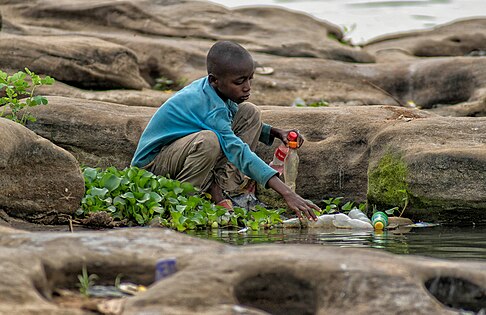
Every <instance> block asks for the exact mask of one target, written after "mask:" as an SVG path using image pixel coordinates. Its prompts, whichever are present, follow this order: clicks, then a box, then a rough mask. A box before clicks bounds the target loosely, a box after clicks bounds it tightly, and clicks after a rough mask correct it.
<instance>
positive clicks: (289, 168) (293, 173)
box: [284, 131, 299, 191]
mask: <svg viewBox="0 0 486 315" xmlns="http://www.w3.org/2000/svg"><path fill="white" fill-rule="evenodd" d="M298 136H299V135H298V134H297V133H296V132H293V131H291V132H289V134H288V136H287V140H289V142H288V144H287V145H288V152H287V156H286V157H285V160H284V181H285V184H287V185H288V186H289V187H290V189H292V191H295V182H296V180H297V173H298V171H299V155H298V154H297V148H298V147H299V143H298V142H297V138H298Z"/></svg>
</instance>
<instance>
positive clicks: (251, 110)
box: [238, 102, 262, 117]
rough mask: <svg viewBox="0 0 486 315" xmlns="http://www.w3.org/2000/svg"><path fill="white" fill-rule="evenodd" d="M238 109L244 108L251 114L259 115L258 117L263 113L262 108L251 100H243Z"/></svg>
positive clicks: (243, 109)
mask: <svg viewBox="0 0 486 315" xmlns="http://www.w3.org/2000/svg"><path fill="white" fill-rule="evenodd" d="M238 110H242V111H243V112H245V113H246V114H247V115H249V116H252V115H257V116H258V117H260V115H261V113H262V110H261V109H260V108H259V107H258V106H256V105H255V104H253V103H250V102H243V103H241V104H239V105H238Z"/></svg>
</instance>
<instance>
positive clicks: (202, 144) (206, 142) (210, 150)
mask: <svg viewBox="0 0 486 315" xmlns="http://www.w3.org/2000/svg"><path fill="white" fill-rule="evenodd" d="M195 142H196V143H197V144H198V146H199V149H200V150H202V151H204V152H205V156H207V157H208V159H211V160H213V159H214V160H215V159H216V158H218V156H219V154H220V153H221V146H220V145H219V139H218V136H217V135H216V134H215V133H214V132H213V131H211V130H203V131H200V132H199V133H198V136H197V139H196V141H195Z"/></svg>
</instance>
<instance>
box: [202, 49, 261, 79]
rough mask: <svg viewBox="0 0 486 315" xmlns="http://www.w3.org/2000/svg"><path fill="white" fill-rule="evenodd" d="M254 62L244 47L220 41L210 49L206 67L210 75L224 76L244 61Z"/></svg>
mask: <svg viewBox="0 0 486 315" xmlns="http://www.w3.org/2000/svg"><path fill="white" fill-rule="evenodd" d="M247 60H252V61H253V58H252V57H251V55H250V53H249V52H248V51H247V50H246V49H245V48H243V46H241V45H239V44H237V43H234V42H231V41H219V42H217V43H216V44H214V45H213V46H212V47H211V49H209V52H208V55H207V58H206V66H207V70H208V74H213V75H224V74H225V73H227V72H228V71H231V69H234V68H235V67H237V66H238V64H239V63H240V62H242V61H247Z"/></svg>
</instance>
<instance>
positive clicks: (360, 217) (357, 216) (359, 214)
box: [348, 208, 371, 224]
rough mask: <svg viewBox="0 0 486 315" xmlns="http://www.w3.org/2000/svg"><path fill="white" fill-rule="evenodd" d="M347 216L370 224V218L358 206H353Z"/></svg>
mask: <svg viewBox="0 0 486 315" xmlns="http://www.w3.org/2000/svg"><path fill="white" fill-rule="evenodd" d="M348 216H349V217H350V218H351V219H358V220H361V221H364V222H369V223H370V224H371V220H370V219H369V218H368V216H367V215H366V214H364V213H363V211H361V210H359V209H358V208H354V209H352V210H351V211H349V213H348Z"/></svg>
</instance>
